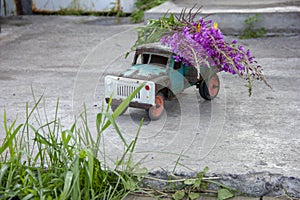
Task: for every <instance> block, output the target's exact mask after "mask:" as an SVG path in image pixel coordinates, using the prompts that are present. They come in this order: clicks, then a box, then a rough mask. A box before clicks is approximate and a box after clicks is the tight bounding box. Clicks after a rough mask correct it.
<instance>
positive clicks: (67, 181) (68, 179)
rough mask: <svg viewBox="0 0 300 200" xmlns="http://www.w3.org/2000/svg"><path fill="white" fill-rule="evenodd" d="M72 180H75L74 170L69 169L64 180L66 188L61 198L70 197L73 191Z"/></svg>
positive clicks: (62, 199)
mask: <svg viewBox="0 0 300 200" xmlns="http://www.w3.org/2000/svg"><path fill="white" fill-rule="evenodd" d="M72 181H73V172H72V171H67V173H66V175H65V177H64V182H65V184H64V189H63V192H62V193H61V195H60V199H61V200H64V199H68V196H69V195H70V192H71V186H72Z"/></svg>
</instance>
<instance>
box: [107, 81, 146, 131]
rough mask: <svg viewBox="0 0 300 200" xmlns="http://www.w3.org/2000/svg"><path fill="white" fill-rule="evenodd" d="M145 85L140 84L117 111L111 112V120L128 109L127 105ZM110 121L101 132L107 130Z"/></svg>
mask: <svg viewBox="0 0 300 200" xmlns="http://www.w3.org/2000/svg"><path fill="white" fill-rule="evenodd" d="M145 85H146V82H144V83H142V84H141V85H140V86H139V87H137V88H136V89H135V90H134V91H133V92H132V93H131V94H130V95H129V96H128V97H127V98H126V99H125V100H124V101H123V102H122V103H121V104H120V105H119V106H118V107H117V109H116V110H115V111H114V112H113V114H112V118H113V119H114V120H115V119H117V117H118V116H119V115H120V114H121V113H122V112H123V111H124V110H125V109H126V108H127V107H128V105H129V103H130V102H131V100H132V99H133V98H134V97H135V96H136V95H137V93H138V92H139V91H140V90H141V89H142V88H143V87H144V86H145ZM111 122H112V121H111V120H109V121H107V122H106V124H105V125H104V126H103V129H102V131H104V130H105V129H107V128H108V127H109V126H110V124H111Z"/></svg>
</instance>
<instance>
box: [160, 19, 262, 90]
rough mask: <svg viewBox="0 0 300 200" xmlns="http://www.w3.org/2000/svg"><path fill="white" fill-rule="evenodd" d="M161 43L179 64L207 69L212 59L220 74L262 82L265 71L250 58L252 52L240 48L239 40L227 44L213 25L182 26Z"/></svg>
mask: <svg viewBox="0 0 300 200" xmlns="http://www.w3.org/2000/svg"><path fill="white" fill-rule="evenodd" d="M161 42H162V43H163V44H165V45H167V46H169V47H170V48H171V49H172V51H173V52H174V53H175V54H176V56H175V59H176V61H182V62H184V63H185V64H186V65H193V66H195V67H199V66H207V65H206V64H205V61H207V60H208V59H210V61H211V64H214V65H215V66H214V67H215V68H216V70H217V71H224V72H228V73H231V74H238V75H239V76H240V77H242V78H244V79H246V80H248V81H249V85H250V84H251V82H250V80H249V76H250V77H252V78H254V79H260V80H262V68H261V67H258V66H256V65H254V63H256V61H255V60H254V57H253V56H251V52H250V50H246V51H245V49H244V47H243V46H241V45H238V46H237V47H236V44H237V40H233V41H232V42H231V43H227V42H226V41H225V39H224V35H223V34H222V32H221V31H220V29H218V28H217V24H213V25H212V21H211V20H209V21H204V19H203V18H201V19H200V20H199V22H192V23H191V24H190V25H189V26H183V27H182V28H181V29H180V30H179V31H177V32H175V33H174V34H173V35H171V36H166V37H163V38H162V39H161Z"/></svg>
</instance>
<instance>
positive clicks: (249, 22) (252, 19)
mask: <svg viewBox="0 0 300 200" xmlns="http://www.w3.org/2000/svg"><path fill="white" fill-rule="evenodd" d="M258 17H259V14H255V16H249V17H248V18H247V19H245V21H244V22H245V24H246V28H245V29H244V31H243V33H242V35H241V36H240V38H242V39H248V38H259V37H264V36H265V34H266V29H265V28H264V27H261V28H258V29H255V28H254V24H255V23H256V22H258Z"/></svg>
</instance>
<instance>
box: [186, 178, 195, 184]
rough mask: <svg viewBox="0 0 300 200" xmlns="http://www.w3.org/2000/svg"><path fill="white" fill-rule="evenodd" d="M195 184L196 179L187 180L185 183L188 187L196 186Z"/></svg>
mask: <svg viewBox="0 0 300 200" xmlns="http://www.w3.org/2000/svg"><path fill="white" fill-rule="evenodd" d="M195 182H196V180H195V179H186V180H185V181H184V184H186V185H193V184H195Z"/></svg>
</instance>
